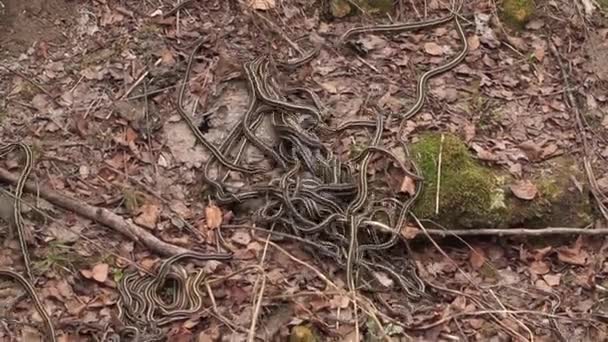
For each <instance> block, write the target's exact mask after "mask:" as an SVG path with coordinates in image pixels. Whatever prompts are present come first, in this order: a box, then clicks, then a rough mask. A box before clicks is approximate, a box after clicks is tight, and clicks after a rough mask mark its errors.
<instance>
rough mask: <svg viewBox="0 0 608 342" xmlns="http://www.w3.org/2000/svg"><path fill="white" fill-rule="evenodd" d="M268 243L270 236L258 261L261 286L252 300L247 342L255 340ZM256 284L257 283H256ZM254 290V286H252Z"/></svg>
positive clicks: (264, 287)
mask: <svg viewBox="0 0 608 342" xmlns="http://www.w3.org/2000/svg"><path fill="white" fill-rule="evenodd" d="M269 242H270V235H268V236H267V237H266V243H265V244H264V250H263V251H262V258H261V260H260V265H259V267H260V270H261V272H260V275H259V276H258V280H259V279H261V282H262V284H261V285H260V292H259V294H258V296H257V298H255V299H254V303H253V304H254V307H253V314H252V318H251V326H250V327H249V334H248V335H247V342H253V341H254V340H255V326H256V325H257V322H258V317H259V316H260V307H261V306H262V299H263V298H264V290H265V289H266V272H264V261H265V260H266V252H267V251H268V243H269ZM256 283H257V281H256ZM254 288H255V286H254Z"/></svg>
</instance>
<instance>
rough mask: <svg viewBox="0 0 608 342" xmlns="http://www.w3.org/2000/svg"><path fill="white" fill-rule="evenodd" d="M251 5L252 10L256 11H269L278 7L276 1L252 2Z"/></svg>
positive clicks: (251, 0)
mask: <svg viewBox="0 0 608 342" xmlns="http://www.w3.org/2000/svg"><path fill="white" fill-rule="evenodd" d="M249 4H250V6H251V8H253V9H256V10H261V11H265V10H269V9H271V8H274V7H275V6H276V3H275V0H250V1H249Z"/></svg>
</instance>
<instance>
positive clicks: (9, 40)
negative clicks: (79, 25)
mask: <svg viewBox="0 0 608 342" xmlns="http://www.w3.org/2000/svg"><path fill="white" fill-rule="evenodd" d="M77 3H78V2H77V1H76V0H67V1H66V0H28V1H21V0H3V1H2V4H3V6H2V7H1V8H0V46H2V54H19V53H23V52H26V51H27V49H29V48H31V47H33V46H34V45H36V44H57V43H61V42H62V41H65V36H64V35H63V31H64V30H66V27H68V26H69V25H70V24H71V23H73V19H74V13H75V7H74V5H76V4H77Z"/></svg>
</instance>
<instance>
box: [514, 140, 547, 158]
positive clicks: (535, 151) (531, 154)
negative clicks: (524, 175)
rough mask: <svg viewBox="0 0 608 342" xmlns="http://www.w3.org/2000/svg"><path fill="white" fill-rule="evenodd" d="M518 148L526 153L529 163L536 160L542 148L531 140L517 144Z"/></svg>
mask: <svg viewBox="0 0 608 342" xmlns="http://www.w3.org/2000/svg"><path fill="white" fill-rule="evenodd" d="M519 148H520V149H521V150H522V151H524V153H526V156H528V159H529V160H531V161H534V160H537V159H538V157H539V156H540V154H541V152H542V148H541V147H540V146H539V145H538V144H537V143H535V142H534V141H532V140H527V141H524V142H522V143H521V144H519Z"/></svg>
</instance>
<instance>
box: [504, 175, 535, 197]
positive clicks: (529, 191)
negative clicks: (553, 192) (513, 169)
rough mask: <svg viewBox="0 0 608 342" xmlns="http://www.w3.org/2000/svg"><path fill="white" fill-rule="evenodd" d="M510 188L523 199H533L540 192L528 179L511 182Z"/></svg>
mask: <svg viewBox="0 0 608 342" xmlns="http://www.w3.org/2000/svg"><path fill="white" fill-rule="evenodd" d="M510 188H511V192H513V195H515V197H517V198H519V199H522V200H528V201H530V200H533V199H534V197H536V194H537V193H538V189H537V188H536V185H534V183H532V182H531V181H529V180H527V179H524V180H518V181H516V182H515V183H513V184H511V186H510Z"/></svg>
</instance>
